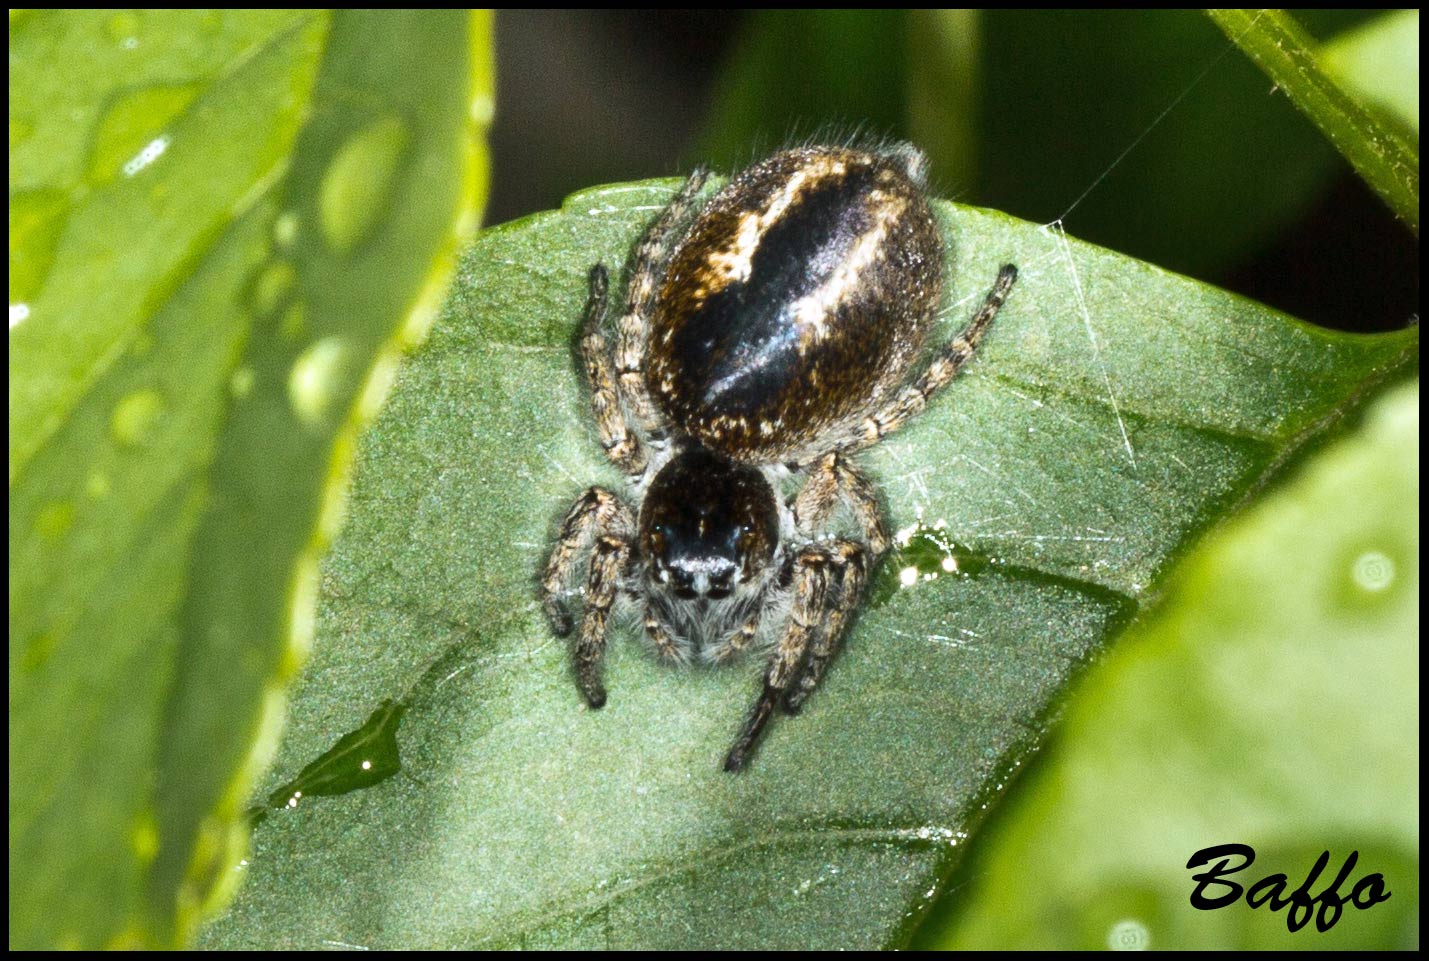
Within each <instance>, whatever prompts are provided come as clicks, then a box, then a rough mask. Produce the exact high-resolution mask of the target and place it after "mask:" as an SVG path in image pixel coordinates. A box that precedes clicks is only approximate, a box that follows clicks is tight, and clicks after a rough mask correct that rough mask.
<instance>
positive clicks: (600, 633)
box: [575, 534, 630, 708]
mask: <svg viewBox="0 0 1429 961" xmlns="http://www.w3.org/2000/svg"><path fill="white" fill-rule="evenodd" d="M629 559H630V540H629V538H626V537H614V536H611V535H609V534H606V535H603V536H602V537H600V538H599V539H598V540H597V541H596V542H595V547H594V548H593V549H592V550H591V555H590V572H589V574H588V576H587V579H586V601H585V613H584V614H583V615H582V616H581V628H580V633H579V634H577V635H576V651H575V655H576V682H577V683H578V684H579V685H580V689H581V693H582V694H583V695H585V699H586V703H587V704H589V705H590V706H591V707H593V708H598V707H604V706H605V686H604V685H603V684H601V682H600V664H601V661H602V660H603V659H604V657H605V639H606V634H607V632H608V628H609V625H610V609H611V607H612V606H614V604H615V598H616V596H617V595H618V594H619V593H620V580H621V573H622V572H623V571H624V570H625V567H626V562H627V561H628V560H629Z"/></svg>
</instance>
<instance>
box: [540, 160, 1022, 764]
mask: <svg viewBox="0 0 1429 961" xmlns="http://www.w3.org/2000/svg"><path fill="white" fill-rule="evenodd" d="M924 168H925V163H924V160H923V157H922V155H921V154H920V153H918V152H917V151H916V150H915V149H913V148H912V147H909V146H907V145H896V146H893V147H884V148H880V149H876V150H858V149H853V148H847V147H806V148H801V149H797V150H789V151H785V152H782V153H778V154H775V155H774V156H773V157H771V158H769V159H767V160H765V161H763V162H762V163H759V164H756V165H755V166H753V167H751V168H749V169H748V170H746V171H744V172H743V173H742V174H740V175H739V176H737V177H736V178H735V179H734V180H732V181H731V182H730V183H729V184H727V185H726V186H725V187H724V188H723V189H721V190H720V191H719V192H718V193H717V194H716V195H715V196H714V197H713V198H712V199H710V200H709V201H708V202H707V203H706V204H704V205H703V206H702V207H699V209H698V213H695V211H696V208H697V206H698V205H697V203H696V197H697V196H698V194H699V192H700V189H701V187H702V186H703V184H704V181H705V177H706V175H705V173H704V172H703V171H698V172H696V173H695V174H694V175H693V176H692V177H690V179H689V180H688V181H687V182H686V183H685V186H684V187H683V188H682V189H681V190H680V192H679V193H678V194H677V195H676V197H675V198H674V200H672V201H671V203H670V205H669V206H668V207H667V208H666V209H665V211H664V212H663V213H662V214H661V215H660V217H659V218H658V219H657V220H656V222H655V224H654V225H653V226H652V227H651V228H650V230H649V232H648V233H647V234H646V236H645V238H644V239H643V240H642V242H641V244H640V245H639V247H638V248H637V251H636V257H635V262H634V265H633V268H632V271H631V279H630V283H629V289H628V294H627V302H626V305H625V309H624V311H623V313H622V315H621V317H620V318H619V320H618V322H617V323H616V328H615V331H616V343H615V344H614V346H613V347H612V346H611V345H610V344H608V343H607V341H606V331H605V320H606V304H607V299H608V298H607V283H608V278H607V274H606V271H605V268H604V267H603V266H602V265H599V264H597V265H596V266H595V267H594V268H592V270H591V272H590V297H589V300H588V302H587V306H586V317H585V327H584V333H583V336H582V339H581V355H582V358H583V360H584V364H585V368H586V373H587V377H588V379H589V381H590V385H591V406H592V410H593V413H594V415H595V420H596V427H597V430H598V432H599V434H600V438H601V443H602V446H603V447H604V448H605V450H606V453H607V455H608V456H609V457H610V459H611V460H612V461H613V462H614V463H615V464H616V465H617V466H618V467H620V468H621V469H622V470H623V471H624V472H625V474H626V475H627V478H628V483H629V487H630V493H631V495H632V496H633V498H634V500H635V502H636V503H637V505H638V508H637V509H636V510H634V511H632V510H631V508H630V507H628V506H626V504H625V502H624V501H622V500H621V499H620V498H619V497H618V496H616V495H615V494H613V493H612V492H610V491H607V490H604V489H602V488H596V487H593V488H590V489H589V490H587V491H586V492H585V494H583V495H582V496H581V497H580V498H579V499H578V500H577V501H576V503H575V504H574V505H573V506H572V508H571V509H570V511H569V512H568V513H567V515H566V518H565V521H564V522H563V524H562V527H561V532H560V536H559V538H558V541H557V543H556V546H555V549H554V550H553V551H552V553H551V558H550V561H549V562H548V563H547V565H546V569H545V572H544V575H543V577H542V595H543V601H544V606H545V610H546V613H547V616H548V618H549V619H550V622H551V625H552V628H553V629H554V630H555V632H556V633H557V634H558V635H561V636H565V635H567V634H569V633H570V632H571V631H572V629H573V628H575V627H576V625H575V623H574V622H573V620H572V618H571V615H570V613H569V612H568V611H567V608H566V605H565V598H566V597H567V596H568V595H569V594H570V593H571V583H572V581H573V580H574V579H575V575H576V574H577V573H578V572H579V570H580V568H581V565H582V562H584V563H585V572H586V584H585V608H584V611H583V612H582V615H581V621H580V625H579V629H578V631H577V635H576V642H575V650H574V655H575V664H576V676H577V682H578V684H579V687H580V689H581V692H582V694H583V695H584V697H585V699H586V701H587V703H589V704H590V706H591V707H600V706H602V705H603V704H604V703H605V698H606V694H605V688H604V686H603V684H602V682H601V672H600V664H601V660H602V655H603V652H604V650H605V643H606V637H607V634H608V631H609V625H610V620H611V616H612V611H613V609H614V608H615V606H616V604H617V603H618V602H619V601H620V599H621V598H622V596H624V597H627V598H630V599H633V600H634V601H635V602H637V603H638V604H640V605H641V606H642V609H643V612H642V617H641V620H642V624H643V627H644V632H645V634H646V636H647V637H648V639H649V640H650V642H651V644H652V646H653V647H654V649H655V651H656V652H657V653H658V654H659V655H660V656H661V657H662V658H664V659H667V660H670V661H676V662H684V661H689V660H692V659H696V658H698V659H702V660H706V661H714V662H718V661H723V660H726V659H728V658H730V657H731V656H733V655H735V654H737V653H739V652H741V651H743V650H746V649H749V648H759V649H767V650H768V658H769V660H768V664H767V667H766V669H765V674H764V684H763V689H762V690H761V692H760V694H759V696H758V698H757V699H756V701H755V704H754V707H753V709H752V710H751V712H750V714H749V716H748V718H747V719H746V721H745V724H744V727H743V729H742V730H741V732H740V734H739V735H738V737H737V738H736V740H735V743H734V746H733V747H732V748H731V750H730V752H729V754H728V755H727V757H726V759H725V768H726V769H727V770H731V771H733V770H738V769H740V768H742V767H743V766H744V765H745V764H746V763H747V761H748V758H749V755H750V752H751V750H752V749H753V747H754V744H755V742H756V740H757V738H758V737H759V735H760V733H761V731H762V730H763V728H764V726H765V724H766V722H767V721H768V719H769V717H770V716H771V714H772V713H773V711H774V709H775V708H776V707H780V708H782V709H783V710H784V711H785V712H786V713H794V712H796V711H798V710H799V709H800V707H801V706H802V705H803V703H804V701H805V699H806V698H807V697H808V696H809V694H810V693H811V692H812V691H813V690H814V689H815V688H816V687H817V686H818V684H819V681H820V680H821V679H822V677H823V674H824V671H825V669H826V668H827V666H828V664H829V662H830V660H831V659H832V657H833V655H834V653H835V652H836V650H837V648H838V644H839V642H840V641H841V639H842V636H843V634H844V632H845V630H846V628H847V625H848V623H849V621H850V620H851V619H852V617H853V615H854V614H855V613H856V611H857V609H858V604H859V602H860V600H861V598H862V595H863V591H864V586H865V585H866V583H867V581H868V578H869V576H870V574H871V573H872V571H873V569H874V567H875V566H876V564H877V562H878V560H879V558H880V557H881V556H882V554H883V553H884V551H886V550H887V548H888V541H889V538H888V533H887V529H886V527H885V525H884V522H883V519H882V517H881V515H880V512H879V508H878V503H877V498H876V495H875V493H874V490H873V487H872V485H871V484H870V483H869V482H868V481H867V479H866V478H864V477H863V475H862V474H860V473H859V472H858V470H857V469H856V468H855V467H854V466H853V464H852V463H851V461H850V460H849V457H848V455H849V454H851V453H852V452H853V451H855V450H858V449H859V448H862V447H866V446H868V445H870V444H873V443H875V442H877V441H878V440H879V439H880V438H881V437H883V436H884V435H885V434H887V433H889V432H891V431H893V430H896V429H897V428H898V427H899V426H901V425H902V424H903V422H904V421H906V420H907V419H908V418H909V417H911V416H912V415H913V414H916V413H917V412H918V411H919V410H921V409H922V408H923V406H924V405H925V404H926V403H927V400H928V398H929V397H930V396H931V395H932V394H933V393H934V392H935V391H936V390H938V389H939V388H941V387H942V386H943V385H945V384H946V383H947V382H948V381H950V380H951V379H952V378H953V377H954V376H955V375H956V374H957V372H958V370H959V369H960V368H961V367H962V365H963V364H964V363H966V362H967V360H968V359H969V358H970V357H971V356H972V353H973V351H974V350H975V349H976V347H977V344H978V342H979V341H980V340H981V338H982V336H983V334H984V333H985V332H986V330H987V328H988V326H989V325H990V324H991V322H992V319H993V317H994V316H995V315H996V313H997V311H998V309H999V308H1000V307H1001V305H1002V302H1003V300H1004V299H1005V298H1006V297H1007V294H1008V293H1009V291H1010V290H1011V287H1012V284H1013V281H1014V279H1015V277H1016V269H1015V268H1014V267H1012V266H1011V265H1010V264H1009V265H1007V266H1005V267H1003V268H1002V271H1001V272H1000V273H999V275H998V279H997V282H996V284H995V285H994V286H993V289H992V290H991V291H990V292H989V294H988V295H987V298H986V300H985V302H984V303H983V306H982V308H981V309H980V310H979V311H978V313H977V314H976V315H975V316H974V318H973V320H972V322H971V323H970V324H969V325H968V327H967V329H966V330H965V331H963V333H962V334H960V335H959V336H957V337H955V338H954V339H953V340H952V341H951V342H950V343H948V344H947V345H945V346H944V347H943V348H942V349H941V350H940V351H939V352H938V353H937V354H936V356H934V357H933V358H932V360H931V361H930V362H929V363H928V364H927V366H926V367H925V368H924V369H923V371H922V372H921V374H919V376H917V377H916V378H913V379H912V380H911V382H909V372H910V369H911V368H912V366H913V363H914V361H915V359H916V358H917V357H918V355H919V353H920V351H921V350H922V348H923V345H924V341H925V339H926V335H927V332H928V331H929V329H931V327H932V326H933V323H934V320H935V317H936V314H937V310H938V307H939V304H940V301H941V299H942V292H943V273H944V261H943V248H942V242H941V240H940V238H939V235H938V232H937V229H936V225H935V223H934V221H933V216H932V212H931V210H930V209H929V206H928V202H927V200H926V198H925V196H924V184H923V171H924ZM691 215H693V218H694V219H693V223H691V224H689V225H688V226H687V227H686V226H685V224H684V221H686V220H687V219H689V218H690V217H691ZM786 493H792V496H787V497H786ZM840 525H841V526H840Z"/></svg>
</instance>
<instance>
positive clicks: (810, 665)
mask: <svg viewBox="0 0 1429 961" xmlns="http://www.w3.org/2000/svg"><path fill="white" fill-rule="evenodd" d="M833 549H834V551H835V552H836V556H837V560H838V561H839V562H840V563H839V566H838V570H839V573H840V575H841V576H840V579H839V585H838V591H837V596H836V597H835V598H833V603H832V604H831V606H830V607H829V609H828V613H827V615H826V616H825V619H824V623H823V627H822V629H821V630H820V631H819V632H818V633H817V634H815V635H814V638H813V643H812V644H811V645H810V647H809V655H808V657H807V658H806V659H805V661H804V663H803V666H802V667H800V669H799V676H798V679H797V680H796V681H795V682H794V683H793V684H792V685H791V686H790V687H789V688H788V690H786V691H785V692H784V700H783V704H782V706H783V708H784V712H785V713H786V714H797V713H799V710H800V709H801V708H802V707H803V706H804V701H806V700H807V699H808V697H809V695H810V694H812V693H814V688H816V687H818V686H819V682H820V681H822V680H823V678H824V671H825V670H826V669H827V668H828V666H829V661H831V660H832V659H833V656H834V654H835V652H837V650H838V646H839V642H840V641H842V640H843V634H844V631H845V629H846V628H847V627H848V622H849V619H850V618H851V617H852V616H853V614H854V612H855V611H857V610H858V603H859V599H860V598H861V597H862V596H863V588H864V585H865V584H866V583H867V582H868V572H869V570H870V569H871V568H872V566H873V562H874V560H876V557H873V556H870V554H869V552H868V551H867V550H866V549H865V548H864V547H863V545H861V544H857V543H855V542H853V541H836V542H835V543H834V545H833Z"/></svg>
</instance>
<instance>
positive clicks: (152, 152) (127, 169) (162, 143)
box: [124, 134, 171, 177]
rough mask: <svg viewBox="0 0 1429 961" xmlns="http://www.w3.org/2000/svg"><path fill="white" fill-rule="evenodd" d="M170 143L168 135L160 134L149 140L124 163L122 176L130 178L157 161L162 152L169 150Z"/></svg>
mask: <svg viewBox="0 0 1429 961" xmlns="http://www.w3.org/2000/svg"><path fill="white" fill-rule="evenodd" d="M170 142H171V139H170V137H169V135H168V134H160V135H159V136H157V137H155V138H154V139H153V140H150V141H149V142H148V143H146V144H145V145H144V146H143V147H141V148H140V149H139V152H138V153H136V154H135V155H134V156H132V157H130V158H129V159H128V160H127V161H125V163H124V176H126V177H132V176H134V175H135V174H137V173H138V172H139V171H141V170H143V169H144V168H145V167H147V166H149V165H150V164H151V163H153V162H154V161H155V160H158V159H159V158H160V157H162V156H163V155H164V151H166V150H168V149H169V143H170Z"/></svg>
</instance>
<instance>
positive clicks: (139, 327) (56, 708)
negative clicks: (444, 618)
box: [10, 11, 490, 947]
mask: <svg viewBox="0 0 1429 961" xmlns="http://www.w3.org/2000/svg"><path fill="white" fill-rule="evenodd" d="M234 38H236V39H234ZM474 41H475V42H474ZM111 48H113V49H111ZM116 50H117V51H119V53H120V54H122V56H120V55H118V54H116V53H115V51H116ZM481 58H486V59H487V60H488V61H489V19H487V18H482V17H475V18H468V17H467V16H466V15H465V14H456V15H451V16H450V17H449V19H448V20H445V21H444V20H443V19H441V18H440V17H430V16H429V17H426V18H423V17H421V16H420V15H414V14H366V13H339V14H335V15H332V16H328V15H321V14H296V15H294V14H286V13H285V14H278V15H274V14H263V13H247V12H242V13H203V14H190V13H186V12H166V11H158V12H140V13H136V14H129V13H123V14H114V15H112V16H111V15H109V14H97V13H93V12H88V13H48V12H44V13H37V14H33V15H27V16H25V17H22V18H19V19H18V20H16V19H14V18H12V21H11V62H10V69H11V91H12V93H11V109H12V124H11V158H12V163H11V190H12V217H11V230H12V238H11V251H12V254H11V256H12V289H11V295H12V312H11V316H12V327H11V334H10V344H11V355H10V373H11V406H10V417H11V421H10V423H11V453H10V469H11V489H10V494H11V510H10V532H11V538H10V542H11V567H10V572H11V574H10V601H11V604H10V609H11V615H10V618H11V619H10V631H11V634H10V636H11V646H10V666H11V728H10V754H11V781H10V787H11V790H10V798H11V801H10V828H11V875H10V879H11V885H10V887H11V935H10V937H11V945H12V946H23V947H56V946H73V947H100V946H104V945H132V944H138V943H142V942H144V941H151V940H157V941H159V942H160V943H167V942H169V940H170V939H171V938H173V937H174V936H175V933H176V932H179V933H181V932H182V930H183V929H184V928H185V927H186V926H187V925H190V924H191V923H192V921H193V910H194V908H195V907H196V906H197V905H198V904H199V903H200V902H201V901H202V900H203V899H205V898H206V897H208V896H209V895H210V894H211V893H212V890H213V886H214V882H215V874H216V872H217V871H218V870H219V869H220V868H223V867H225V866H226V861H225V858H226V857H228V856H231V851H230V842H231V840H236V839H239V838H240V837H241V833H240V832H239V831H238V830H237V828H236V825H237V817H238V811H237V809H236V808H235V802H234V796H235V795H237V796H240V797H241V796H242V795H246V792H247V787H246V783H247V781H248V780H249V779H251V777H252V776H253V773H254V772H253V770H251V768H252V767H253V766H254V764H255V763H257V762H258V761H259V760H260V759H261V757H263V756H265V755H264V753H263V748H264V737H266V738H267V739H268V740H269V741H271V739H272V738H273V736H274V732H273V730H272V729H271V727H269V728H267V729H266V732H265V729H264V728H263V727H262V726H261V725H260V718H264V717H266V718H268V719H273V718H274V712H273V708H274V706H276V705H278V704H280V703H281V698H280V695H281V690H282V685H283V683H284V682H285V681H286V680H287V679H288V678H289V677H290V676H291V674H292V672H293V670H294V669H295V667H296V665H297V664H298V663H300V661H301V657H302V656H303V654H304V649H305V645H304V644H303V643H302V638H303V636H304V634H305V633H306V631H305V625H306V624H307V623H310V616H311V614H310V605H311V599H312V595H311V590H310V589H309V587H308V585H310V578H306V577H304V576H302V574H303V573H304V565H306V569H307V570H309V571H310V570H311V568H312V564H313V558H314V556H315V554H316V552H317V551H318V550H320V549H321V546H322V544H323V543H324V542H325V539H326V538H327V537H328V536H329V535H330V534H331V531H332V529H333V526H334V525H335V523H336V521H337V517H338V511H337V510H336V509H335V508H336V507H337V502H338V494H339V492H340V489H341V484H342V480H343V475H344V471H345V464H346V459H347V454H348V452H349V451H350V450H351V446H352V438H353V435H354V433H355V430H356V426H357V424H358V423H359V422H360V421H361V420H362V419H364V418H365V417H366V416H370V414H371V412H372V410H373V409H374V406H375V403H376V401H377V400H378V399H379V398H380V396H381V393H382V390H381V388H382V386H383V384H384V378H383V376H382V372H383V371H384V370H385V371H390V369H391V366H392V364H393V362H394V358H395V355H396V353H397V351H398V350H399V348H400V346H401V345H402V344H404V343H410V341H411V340H412V339H413V337H414V335H416V334H419V333H420V331H421V330H422V329H423V328H424V326H425V323H424V322H425V321H426V320H427V319H428V318H429V317H430V315H431V312H432V309H433V307H434V306H435V300H436V298H437V297H438V296H439V295H440V291H441V289H442V288H443V286H444V281H445V277H446V276H447V274H448V273H449V270H450V264H451V258H452V256H453V252H454V249H455V245H456V242H457V239H458V236H459V235H460V234H461V233H462V232H463V231H465V230H468V229H469V228H470V224H471V219H472V216H473V211H474V209H475V208H476V207H477V206H478V205H479V201H480V197H481V195H483V194H484V183H485V177H484V157H483V156H482V155H481V154H480V149H481V148H480V147H474V146H473V144H472V141H471V134H472V130H471V123H472V115H473V112H474V111H473V106H474V105H475V104H477V103H483V104H484V105H485V106H484V110H483V112H484V114H485V116H487V117H489V115H490V108H489V102H490V90H489V88H486V89H481V90H478V89H476V88H475V84H476V83H477V81H478V79H479V76H480V74H481V71H483V70H484V71H486V72H487V76H488V77H489V62H488V63H487V64H486V66H484V67H480V68H478V67H476V66H474V61H475V60H478V59H481ZM70 75H74V76H77V77H78V78H79V80H78V82H76V83H73V84H72V86H73V87H74V88H75V90H74V91H67V90H66V89H65V85H64V79H65V77H67V76H70ZM71 94H72V96H71ZM66 97H71V99H72V100H73V105H72V106H68V107H66V106H65V104H66V103H67V102H68V101H66ZM17 116H18V117H20V118H21V120H22V124H23V123H28V122H29V121H28V120H25V118H27V117H44V118H46V119H45V121H44V122H36V123H35V124H34V125H33V127H32V128H24V127H23V126H22V127H21V128H20V129H18V130H17V126H16V123H15V118H16V117H17ZM52 117H53V118H58V119H57V122H56V123H55V124H51V123H50V119H51V118H52ZM66 124H72V125H73V126H74V129H73V130H71V129H68V127H66V126H65V125H66ZM52 127H53V129H51V128H52ZM17 133H18V134H21V136H19V137H17ZM354 144H355V146H354ZM131 151H132V152H131ZM17 192H18V194H19V196H20V197H21V199H22V200H23V199H24V198H25V197H30V196H35V195H37V194H38V195H43V196H45V197H49V198H57V199H54V200H53V201H52V202H47V205H46V206H45V207H44V209H42V210H39V212H38V214H36V216H28V215H27V216H22V217H19V218H17V217H16V215H15V208H16V203H15V198H16V196H17ZM22 213H25V211H24V210H22ZM40 215H44V216H40ZM46 217H48V218H49V219H45V218H46ZM56 223H58V226H56ZM17 226H18V227H19V228H22V229H21V230H20V231H19V236H18V241H19V243H18V246H19V248H20V257H21V261H22V263H23V264H24V265H26V267H25V271H24V273H23V276H22V278H21V279H22V281H23V282H24V283H25V284H28V285H29V288H28V289H26V290H23V291H21V292H20V293H21V294H22V295H23V296H25V297H28V298H30V299H28V300H24V301H22V303H23V304H24V305H25V307H26V309H25V310H24V311H23V314H24V316H23V318H22V319H21V320H20V321H19V323H16V321H15V318H16V313H17V312H16V310H15V303H16V301H15V298H16V295H17V291H16V288H15V286H14V277H15V271H14V269H13V267H14V262H15V259H16V253H17ZM374 371H376V374H374V373H373V372H374ZM295 572H296V574H295ZM290 620H291V622H292V625H293V626H292V628H291V631H290ZM290 635H291V636H290ZM255 752H256V753H255Z"/></svg>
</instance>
